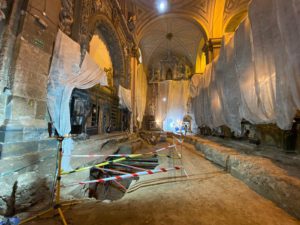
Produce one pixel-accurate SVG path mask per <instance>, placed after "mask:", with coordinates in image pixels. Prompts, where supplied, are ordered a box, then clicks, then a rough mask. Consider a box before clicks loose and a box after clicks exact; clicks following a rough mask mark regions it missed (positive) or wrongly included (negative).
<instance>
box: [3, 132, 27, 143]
mask: <svg viewBox="0 0 300 225" xmlns="http://www.w3.org/2000/svg"><path fill="white" fill-rule="evenodd" d="M20 141H23V130H14V131H5V130H1V129H0V142H4V143H11V142H20Z"/></svg>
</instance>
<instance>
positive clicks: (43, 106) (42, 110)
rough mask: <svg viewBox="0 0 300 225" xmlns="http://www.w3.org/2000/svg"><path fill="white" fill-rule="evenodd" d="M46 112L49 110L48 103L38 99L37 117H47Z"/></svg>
mask: <svg viewBox="0 0 300 225" xmlns="http://www.w3.org/2000/svg"><path fill="white" fill-rule="evenodd" d="M46 112H47V103H46V102H45V101H37V102H36V112H35V118H36V119H41V120H43V119H45V116H46Z"/></svg>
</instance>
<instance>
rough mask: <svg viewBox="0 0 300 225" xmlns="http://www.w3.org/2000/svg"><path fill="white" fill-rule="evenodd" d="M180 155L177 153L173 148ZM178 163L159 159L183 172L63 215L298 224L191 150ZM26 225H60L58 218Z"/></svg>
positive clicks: (97, 219)
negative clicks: (110, 200) (186, 175)
mask: <svg viewBox="0 0 300 225" xmlns="http://www.w3.org/2000/svg"><path fill="white" fill-rule="evenodd" d="M178 151H179V152H180V151H181V149H180V148H178ZM181 154H182V161H180V160H178V159H176V160H172V159H169V158H167V157H164V156H161V157H160V162H161V165H162V166H164V167H168V166H172V165H173V164H179V165H180V164H182V165H183V166H184V168H185V170H186V173H187V174H188V175H189V176H188V177H187V178H186V177H185V176H184V174H185V173H184V172H176V173H175V172H168V173H162V174H157V175H151V176H145V177H143V178H141V179H140V180H139V181H137V182H135V183H132V185H131V187H130V189H129V190H128V193H126V194H125V196H124V197H123V198H122V199H120V200H118V201H115V202H111V203H105V202H99V201H96V200H91V201H88V202H84V203H82V204H79V205H76V206H73V207H71V208H69V209H67V210H66V211H65V215H66V219H67V221H68V223H69V224H74V225H77V224H78V225H96V224H99V225H100V224H103V225H114V224H116V225H135V224H150V225H156V224H161V225H164V224H165V225H175V224H178V225H189V224H197V225H256V224H261V225H271V224H272V225H275V224H277V225H296V224H298V225H300V221H299V220H297V219H295V218H293V217H292V216H290V215H289V214H287V213H286V212H285V211H283V210H282V209H280V208H278V207H277V206H276V205H275V204H274V203H272V202H271V201H269V200H266V199H265V198H263V197H261V196H260V195H258V194H257V193H255V192H254V191H252V190H251V189H249V188H248V187H247V186H246V185H245V184H244V183H242V182H241V181H239V180H237V179H235V178H234V177H232V176H231V175H230V174H228V173H225V172H224V171H223V170H222V169H220V168H218V167H217V166H215V165H213V164H212V163H211V162H209V161H207V160H205V159H204V158H203V157H202V156H201V155H200V154H199V153H198V152H196V151H195V150H193V149H187V148H183V149H182V153H181ZM28 224H46V225H50V224H51V225H53V224H55V225H56V224H61V222H60V220H59V217H55V218H50V219H49V218H48V219H40V220H36V221H34V222H31V223H28Z"/></svg>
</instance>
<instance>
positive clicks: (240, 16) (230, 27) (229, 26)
mask: <svg viewBox="0 0 300 225" xmlns="http://www.w3.org/2000/svg"><path fill="white" fill-rule="evenodd" d="M247 14H248V11H247V10H242V11H240V12H238V13H236V14H234V15H233V16H232V17H230V18H229V19H228V20H227V22H226V23H225V25H224V33H228V32H234V31H235V30H236V29H237V28H238V26H239V25H240V23H241V22H242V21H243V20H244V19H245V18H246V16H247Z"/></svg>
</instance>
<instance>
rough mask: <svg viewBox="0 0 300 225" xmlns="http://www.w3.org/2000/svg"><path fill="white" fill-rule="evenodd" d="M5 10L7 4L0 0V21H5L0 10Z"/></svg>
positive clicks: (4, 0) (3, 14)
mask: <svg viewBox="0 0 300 225" xmlns="http://www.w3.org/2000/svg"><path fill="white" fill-rule="evenodd" d="M6 8H7V2H6V0H0V21H1V20H3V19H5V18H6V16H5V13H4V12H3V11H2V9H6Z"/></svg>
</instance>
